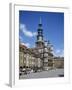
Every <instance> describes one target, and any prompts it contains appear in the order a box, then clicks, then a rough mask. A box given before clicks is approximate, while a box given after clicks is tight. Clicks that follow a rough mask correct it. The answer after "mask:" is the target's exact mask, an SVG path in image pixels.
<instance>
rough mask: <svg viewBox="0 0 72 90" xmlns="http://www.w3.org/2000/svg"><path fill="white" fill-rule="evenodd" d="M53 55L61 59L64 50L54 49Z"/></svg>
mask: <svg viewBox="0 0 72 90" xmlns="http://www.w3.org/2000/svg"><path fill="white" fill-rule="evenodd" d="M54 55H55V56H60V57H63V56H64V50H63V49H56V50H54Z"/></svg>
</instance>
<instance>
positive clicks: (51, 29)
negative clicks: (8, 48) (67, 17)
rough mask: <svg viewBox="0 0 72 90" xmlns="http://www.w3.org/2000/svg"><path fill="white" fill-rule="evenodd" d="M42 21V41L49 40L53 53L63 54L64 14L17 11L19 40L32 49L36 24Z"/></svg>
mask: <svg viewBox="0 0 72 90" xmlns="http://www.w3.org/2000/svg"><path fill="white" fill-rule="evenodd" d="M40 17H41V21H42V25H43V33H44V39H45V40H50V42H51V43H52V44H53V47H54V53H55V55H58V56H63V54H64V13H59V12H58V13H56V12H37V11H19V39H20V42H21V43H23V44H25V45H26V46H27V47H34V46H35V42H36V33H37V29H38V24H39V21H40Z"/></svg>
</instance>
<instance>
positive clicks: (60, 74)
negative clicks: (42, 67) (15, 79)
mask: <svg viewBox="0 0 72 90" xmlns="http://www.w3.org/2000/svg"><path fill="white" fill-rule="evenodd" d="M63 76H64V69H54V70H48V71H42V72H37V73H30V74H27V75H21V76H20V79H31V78H48V77H63Z"/></svg>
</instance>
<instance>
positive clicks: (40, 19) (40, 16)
mask: <svg viewBox="0 0 72 90" xmlns="http://www.w3.org/2000/svg"><path fill="white" fill-rule="evenodd" d="M41 22H42V20H41V16H40V24H41Z"/></svg>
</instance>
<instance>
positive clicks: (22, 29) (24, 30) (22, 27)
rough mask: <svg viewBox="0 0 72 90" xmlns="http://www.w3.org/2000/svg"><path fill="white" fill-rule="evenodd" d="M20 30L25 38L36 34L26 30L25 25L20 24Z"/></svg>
mask: <svg viewBox="0 0 72 90" xmlns="http://www.w3.org/2000/svg"><path fill="white" fill-rule="evenodd" d="M20 30H21V31H22V32H23V34H24V35H25V36H28V37H34V36H36V32H31V31H29V30H27V28H26V25H25V24H20Z"/></svg>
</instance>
